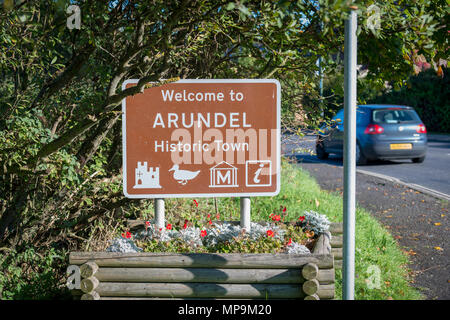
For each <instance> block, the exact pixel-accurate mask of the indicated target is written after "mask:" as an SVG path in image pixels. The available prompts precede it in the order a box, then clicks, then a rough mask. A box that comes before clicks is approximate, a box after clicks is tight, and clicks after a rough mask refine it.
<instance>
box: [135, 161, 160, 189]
mask: <svg viewBox="0 0 450 320" xmlns="http://www.w3.org/2000/svg"><path fill="white" fill-rule="evenodd" d="M134 181H135V185H134V187H133V188H134V189H146V188H153V189H155V188H161V186H160V185H159V168H153V167H150V168H148V169H147V162H144V163H143V164H142V162H138V163H137V168H136V169H135V180H134Z"/></svg>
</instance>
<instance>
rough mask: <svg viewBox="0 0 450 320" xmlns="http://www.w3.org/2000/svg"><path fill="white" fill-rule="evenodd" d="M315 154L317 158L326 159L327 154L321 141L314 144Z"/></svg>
mask: <svg viewBox="0 0 450 320" xmlns="http://www.w3.org/2000/svg"><path fill="white" fill-rule="evenodd" d="M316 154H317V158H319V159H320V160H325V159H327V158H328V155H329V154H328V153H327V152H325V148H324V147H323V144H322V143H318V144H316Z"/></svg>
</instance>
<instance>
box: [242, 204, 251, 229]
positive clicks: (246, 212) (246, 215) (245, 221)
mask: <svg viewBox="0 0 450 320" xmlns="http://www.w3.org/2000/svg"><path fill="white" fill-rule="evenodd" d="M250 203H251V201H250V198H249V197H241V228H242V229H245V231H246V232H250V210H251V207H250Z"/></svg>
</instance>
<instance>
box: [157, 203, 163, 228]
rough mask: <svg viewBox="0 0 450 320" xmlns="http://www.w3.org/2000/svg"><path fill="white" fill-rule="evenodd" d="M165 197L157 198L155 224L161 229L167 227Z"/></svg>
mask: <svg viewBox="0 0 450 320" xmlns="http://www.w3.org/2000/svg"><path fill="white" fill-rule="evenodd" d="M164 220H165V218H164V199H155V224H156V226H157V227H158V228H159V229H161V228H165V221H164Z"/></svg>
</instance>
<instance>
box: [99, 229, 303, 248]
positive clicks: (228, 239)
mask: <svg viewBox="0 0 450 320" xmlns="http://www.w3.org/2000/svg"><path fill="white" fill-rule="evenodd" d="M155 230H156V231H155ZM203 232H204V234H203V235H202V233H201V230H200V228H196V227H186V228H183V229H181V230H179V231H178V230H174V229H170V230H167V229H166V230H157V228H155V227H154V225H152V224H149V227H148V228H146V230H145V231H144V230H143V231H141V232H138V233H136V234H135V235H134V236H133V238H134V239H135V243H136V245H137V247H138V248H135V250H138V251H140V248H142V249H143V250H144V251H145V252H209V253H238V252H246V253H276V252H286V250H288V249H289V248H288V247H289V246H290V245H291V244H294V243H297V244H302V245H305V244H308V245H309V246H311V245H312V240H311V239H309V238H308V237H306V235H305V234H304V233H303V232H302V229H301V228H300V227H299V226H294V225H285V224H280V223H276V224H274V223H272V224H267V225H260V224H257V223H252V224H251V232H249V233H246V232H243V230H241V228H240V227H239V226H238V225H235V224H231V223H227V222H223V223H217V222H216V223H212V224H211V225H209V226H208V227H203ZM120 240H121V242H124V244H123V245H118V244H117V243H115V242H116V241H117V239H114V241H113V244H112V246H111V247H109V248H108V250H110V251H120V252H125V251H123V249H125V250H128V246H129V243H128V241H130V240H128V239H127V240H124V239H120ZM124 247H126V248H124ZM111 248H114V249H112V250H111ZM134 252H136V251H134Z"/></svg>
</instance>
